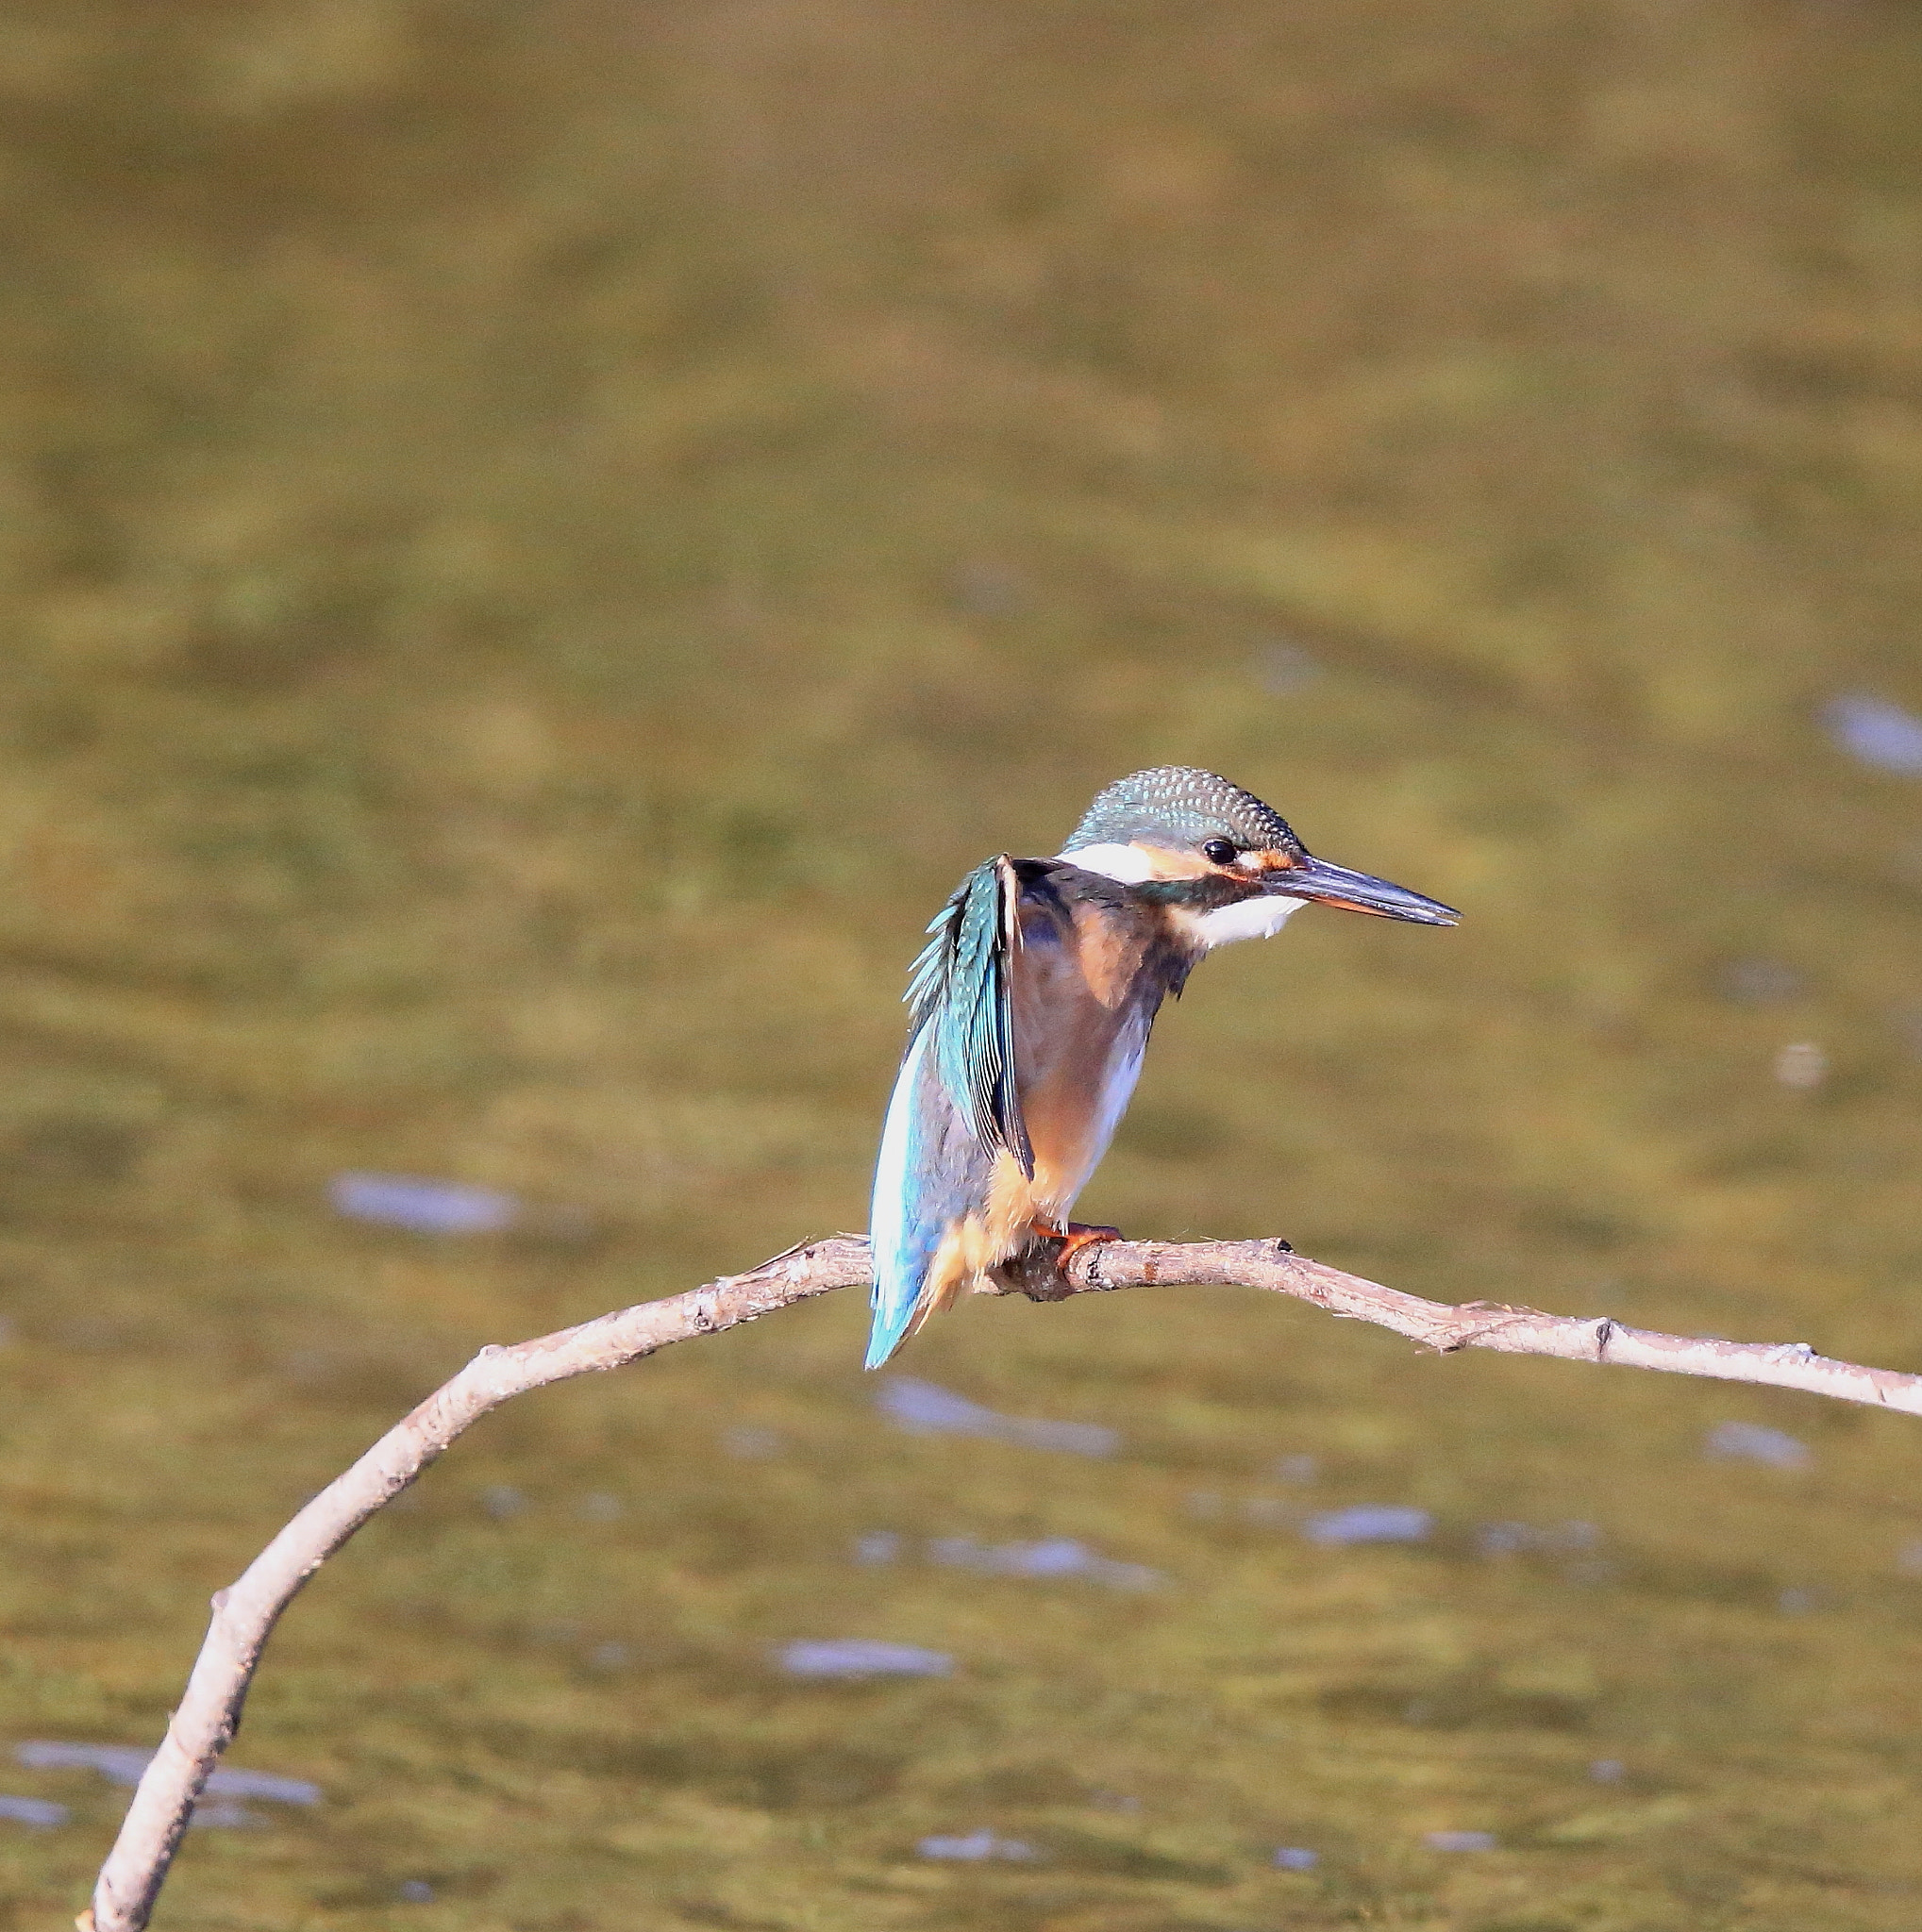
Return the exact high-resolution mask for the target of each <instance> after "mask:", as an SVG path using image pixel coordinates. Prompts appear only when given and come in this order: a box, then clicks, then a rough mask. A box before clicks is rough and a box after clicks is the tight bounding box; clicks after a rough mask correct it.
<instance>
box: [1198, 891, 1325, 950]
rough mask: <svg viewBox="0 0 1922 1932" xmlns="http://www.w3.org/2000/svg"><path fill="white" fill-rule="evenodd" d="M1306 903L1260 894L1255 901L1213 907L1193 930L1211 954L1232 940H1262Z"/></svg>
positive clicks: (1268, 937)
mask: <svg viewBox="0 0 1922 1932" xmlns="http://www.w3.org/2000/svg"><path fill="white" fill-rule="evenodd" d="M1306 903H1307V902H1306V901H1305V900H1301V899H1283V898H1278V897H1272V896H1269V895H1268V894H1265V893H1264V894H1263V895H1262V897H1261V898H1259V899H1242V900H1238V901H1237V902H1236V903H1235V904H1234V905H1232V906H1217V907H1216V908H1214V910H1213V911H1212V912H1204V913H1202V914H1201V915H1200V916H1199V917H1198V918H1197V919H1196V920H1195V925H1194V929H1195V932H1196V933H1197V934H1199V936H1200V939H1201V942H1202V944H1203V945H1205V946H1207V947H1208V948H1209V949H1210V950H1211V951H1212V949H1213V948H1214V947H1216V946H1225V945H1227V944H1228V943H1229V941H1233V940H1266V939H1273V938H1274V936H1275V935H1276V934H1277V933H1278V932H1279V931H1280V930H1281V928H1282V927H1283V926H1284V925H1286V924H1288V922H1289V920H1290V919H1291V918H1293V917H1294V915H1295V913H1297V912H1299V911H1300V910H1301V908H1302V907H1303V906H1304V905H1305V904H1306Z"/></svg>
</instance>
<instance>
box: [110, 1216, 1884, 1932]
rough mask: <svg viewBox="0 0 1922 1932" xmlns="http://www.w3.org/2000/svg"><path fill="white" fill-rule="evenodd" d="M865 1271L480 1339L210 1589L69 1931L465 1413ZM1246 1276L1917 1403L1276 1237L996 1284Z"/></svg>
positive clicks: (1732, 1346)
mask: <svg viewBox="0 0 1922 1932" xmlns="http://www.w3.org/2000/svg"><path fill="white" fill-rule="evenodd" d="M868 1279H869V1273H868V1246H867V1242H866V1241H864V1240H861V1239H859V1238H857V1237H854V1236H843V1237H840V1238H838V1239H836V1240H832V1241H815V1242H811V1243H809V1244H806V1245H803V1246H800V1247H796V1248H792V1249H790V1250H789V1251H788V1252H787V1253H786V1254H785V1255H778V1256H777V1257H775V1258H774V1259H773V1260H771V1261H767V1262H763V1263H762V1264H761V1266H760V1267H759V1268H756V1269H753V1270H751V1271H750V1272H749V1273H747V1274H735V1275H727V1276H724V1277H723V1278H722V1279H720V1280H719V1281H714V1282H710V1284H709V1285H708V1286H707V1287H705V1288H697V1289H694V1290H693V1291H690V1292H689V1293H686V1294H679V1295H674V1296H671V1297H670V1298H669V1299H667V1300H666V1301H659V1302H643V1303H642V1304H641V1305H640V1306H639V1307H631V1308H622V1309H620V1310H618V1311H617V1312H616V1313H614V1314H610V1315H602V1316H600V1317H599V1318H598V1319H597V1320H595V1321H593V1322H584V1323H582V1324H580V1325H579V1326H578V1327H577V1328H563V1329H561V1330H560V1331H559V1332H558V1333H557V1334H553V1335H543V1336H540V1337H537V1338H536V1339H535V1340H534V1341H522V1342H517V1343H515V1344H514V1345H513V1346H511V1347H506V1348H503V1347H488V1348H483V1349H482V1350H481V1351H480V1353H479V1354H478V1355H477V1356H476V1357H475V1358H474V1359H473V1360H472V1361H471V1362H469V1363H468V1364H467V1366H466V1367H465V1368H464V1369H462V1370H461V1371H460V1374H457V1375H456V1376H455V1377H454V1378H453V1380H452V1381H450V1382H447V1383H446V1384H444V1385H443V1387H442V1388H440V1389H437V1390H436V1391H434V1393H433V1394H431V1395H430V1396H428V1397H427V1399H426V1401H425V1402H423V1403H422V1404H421V1406H420V1407H418V1408H416V1409H415V1410H414V1411H413V1413H412V1414H410V1415H409V1416H408V1417H406V1418H405V1419H404V1420H403V1421H401V1422H399V1423H397V1424H394V1426H393V1428H392V1429H390V1430H389V1431H388V1432H387V1434H386V1435H384V1436H383V1437H381V1439H380V1440H379V1441H377V1442H376V1443H375V1445H374V1446H373V1448H371V1449H370V1450H368V1451H367V1453H366V1454H365V1455H364V1456H362V1457H360V1459H359V1461H358V1462H356V1463H355V1464H354V1466H353V1467H352V1468H351V1469H349V1470H348V1471H347V1472H346V1473H345V1474H343V1475H341V1476H338V1477H336V1478H335V1480H334V1481H333V1482H331V1483H329V1484H328V1485H327V1487H326V1489H325V1490H323V1491H321V1492H320V1493H319V1494H318V1495H317V1496H315V1497H314V1498H313V1500H312V1501H311V1502H310V1503H309V1504H308V1505H307V1507H305V1508H304V1509H302V1510H301V1511H300V1513H299V1514H298V1515H297V1516H295V1517H294V1518H293V1520H292V1522H291V1523H290V1524H288V1525H287V1526H286V1528H284V1529H283V1530H282V1531H281V1532H280V1534H279V1535H278V1536H276V1538H275V1539H274V1541H272V1542H271V1543H269V1544H268V1545H267V1547H266V1549H265V1550H263V1551H262V1552H261V1553H260V1555H259V1557H256V1558H255V1559H254V1561H253V1562H252V1563H250V1564H249V1565H248V1566H247V1568H246V1570H245V1572H244V1573H243V1574H242V1576H241V1578H240V1580H239V1581H238V1582H236V1583H235V1584H233V1585H232V1586H231V1587H230V1588H228V1589H226V1590H223V1591H220V1592H219V1593H218V1594H217V1595H216V1596H215V1597H214V1599H213V1617H212V1621H211V1623H210V1624H209V1627H208V1632H207V1637H206V1641H204V1642H203V1643H202V1645H201V1648H200V1656H199V1657H198V1658H197V1659H196V1661H195V1663H194V1666H193V1673H192V1676H191V1677H190V1678H189V1679H188V1683H187V1691H186V1695H185V1696H184V1697H183V1698H182V1699H181V1701H180V1706H179V1708H178V1709H177V1710H175V1713H174V1716H173V1719H172V1721H171V1722H170V1723H169V1724H168V1726H167V1734H166V1736H165V1738H164V1739H162V1740H161V1742H160V1747H159V1751H158V1752H156V1754H155V1756H154V1758H153V1761H152V1763H150V1764H149V1765H148V1767H147V1771H146V1774H145V1775H144V1776H143V1777H142V1779H141V1782H140V1787H139V1789H138V1790H136V1791H135V1793H134V1798H133V1803H132V1805H131V1806H130V1807H128V1810H127V1814H126V1818H125V1822H124V1823H123V1824H122V1825H121V1828H120V1836H119V1837H118V1839H116V1840H115V1841H114V1845H113V1849H112V1851H111V1852H110V1853H109V1855H108V1858H107V1862H106V1864H105V1865H103V1866H102V1867H101V1870H100V1876H99V1878H98V1880H97V1881H96V1883H95V1886H94V1890H93V1903H92V1907H91V1909H90V1910H88V1911H86V1912H83V1913H82V1914H81V1915H80V1918H79V1920H78V1924H79V1925H80V1927H81V1932H141V1928H142V1927H144V1926H145V1924H147V1921H148V1919H149V1917H150V1916H151V1915H152V1912H153V1908H154V1902H155V1900H156V1899H157V1898H158V1896H159V1890H160V1887H161V1885H162V1883H163V1882H164V1881H165V1878H166V1875H167V1868H168V1865H169V1864H170V1863H171V1862H172V1860H173V1857H174V1853H175V1849H176V1848H177V1846H178V1845H179V1842H180V1837H181V1834H182V1833H183V1832H184V1831H185V1830H186V1828H187V1823H188V1820H189V1818H190V1817H191V1816H192V1809H193V1805H194V1801H195V1799H196V1798H198V1796H199V1795H200V1792H201V1790H202V1789H203V1787H204V1786H205V1785H206V1783H207V1779H208V1777H209V1774H211V1773H212V1771H213V1770H214V1768H215V1766H216V1765H217V1764H218V1762H219V1760H220V1755H221V1753H222V1752H223V1751H224V1750H225V1749H226V1745H227V1743H228V1741H229V1740H230V1739H231V1738H232V1737H233V1734H234V1731H235V1728H236V1726H237V1725H238V1724H239V1723H240V1717H241V1707H242V1704H243V1703H244V1702H245V1699H246V1694H247V1686H248V1684H249V1682H250V1681H251V1680H252V1677H253V1674H254V1670H255V1667H256V1666H257V1665H258V1664H259V1660H260V1652H261V1650H262V1649H263V1648H264V1647H265V1644H266V1641H267V1639H268V1637H269V1636H270V1635H271V1634H272V1632H273V1628H274V1625H275V1623H276V1621H277V1620H278V1618H279V1615H280V1613H281V1611H282V1610H284V1609H285V1608H286V1607H287V1606H288V1605H289V1604H290V1603H291V1602H292V1600H293V1598H294V1596H295V1594H296V1593H297V1592H298V1591H299V1590H300V1588H301V1586H302V1585H303V1584H305V1583H306V1582H307V1580H308V1578H309V1576H311V1575H312V1574H313V1573H314V1572H315V1571H316V1570H318V1569H319V1568H320V1566H321V1565H322V1564H323V1563H324V1562H326V1559H327V1558H328V1557H330V1556H332V1555H333V1553H334V1552H335V1551H336V1550H337V1549H339V1548H340V1547H341V1545H342V1544H343V1543H344V1542H345V1541H347V1539H348V1538H349V1537H350V1536H352V1535H353V1534H354V1532H355V1531H356V1530H357V1529H359V1527H360V1525H361V1524H363V1523H365V1522H366V1521H367V1519H368V1518H369V1517H370V1516H372V1515H374V1513H375V1512H376V1510H378V1509H380V1508H382V1507H384V1506H385V1505H386V1504H388V1503H390V1502H392V1501H393V1498H394V1497H395V1496H396V1495H398V1494H399V1493H400V1491H402V1490H404V1489H405V1488H406V1487H407V1486H408V1484H409V1483H410V1482H412V1481H413V1479H414V1477H415V1476H417V1475H418V1474H420V1473H421V1471H422V1470H424V1469H425V1468H426V1466H427V1465H428V1464H429V1463H430V1462H432V1461H434V1460H435V1459H436V1457H439V1456H440V1455H441V1453H442V1451H443V1450H444V1449H445V1448H446V1447H447V1446H448V1445H449V1444H450V1443H451V1442H452V1441H454V1439H455V1438H456V1437H457V1436H459V1435H460V1433H461V1431H462V1430H464V1429H466V1428H467V1427H468V1426H469V1425H470V1424H473V1423H475V1422H477V1421H478V1420H479V1419H480V1417H482V1416H483V1415H485V1414H486V1413H487V1412H488V1410H489V1409H491V1408H495V1407H499V1405H500V1404H501V1403H503V1402H506V1401H507V1400H508V1399H509V1398H510V1396H514V1395H522V1394H525V1393H526V1391H528V1390H530V1389H541V1388H544V1387H545V1386H546V1385H547V1384H548V1383H550V1382H564V1381H566V1380H567V1379H569V1377H571V1376H574V1375H585V1374H592V1373H593V1372H594V1371H596V1370H600V1369H617V1368H621V1367H623V1366H624V1365H625V1364H627V1363H628V1362H631V1361H638V1360H639V1359H640V1358H641V1357H643V1356H647V1355H652V1354H653V1353H654V1352H655V1350H657V1349H660V1348H665V1347H666V1346H667V1345H668V1344H669V1343H670V1342H675V1341H687V1340H689V1339H690V1338H691V1337H694V1336H696V1335H713V1334H717V1333H719V1331H720V1330H722V1329H724V1328H732V1327H734V1326H736V1325H737V1324H740V1323H743V1322H752V1321H754V1320H756V1319H757V1318H758V1317H760V1316H761V1315H766V1314H771V1313H772V1312H773V1311H774V1310H775V1309H777V1308H784V1307H788V1305H789V1304H790V1303H793V1302H800V1301H807V1300H809V1299H810V1298H811V1297H812V1296H814V1295H819V1294H826V1293H827V1292H829V1291H831V1290H834V1289H838V1288H854V1287H861V1286H864V1285H865V1284H866V1283H867V1281H868ZM1158 1285H1159V1286H1165V1287H1177V1286H1186V1287H1209V1286H1212V1287H1235V1286H1239V1287H1245V1288H1262V1289H1268V1290H1271V1291H1274V1292H1276V1293H1278V1294H1289V1295H1294V1296H1295V1297H1297V1298H1298V1299H1300V1300H1302V1301H1307V1302H1312V1303H1313V1304H1314V1305H1315V1307H1320V1308H1326V1309H1327V1310H1328V1311H1329V1313H1330V1314H1332V1315H1339V1316H1342V1317H1345V1318H1347V1319H1350V1320H1355V1321H1362V1322H1373V1323H1375V1324H1378V1325H1379V1326H1381V1327H1383V1328H1392V1329H1394V1330H1395V1332H1396V1334H1397V1335H1405V1336H1407V1337H1409V1338H1410V1339H1411V1340H1412V1341H1418V1342H1421V1343H1424V1344H1425V1345H1427V1346H1429V1347H1430V1348H1434V1349H1437V1350H1440V1351H1443V1352H1450V1351H1453V1350H1456V1349H1462V1348H1489V1349H1496V1350H1498V1351H1500V1352H1502V1353H1504V1354H1508V1355H1546V1356H1560V1357H1564V1358H1565V1359H1569V1360H1574V1361H1590V1362H1613V1363H1615V1364H1618V1365H1620V1366H1624V1367H1630V1368H1643V1369H1662V1370H1665V1371H1667V1372H1669V1373H1670V1374H1682V1375H1710V1376H1715V1377H1718V1378H1719V1379H1721V1380H1724V1381H1730V1382H1761V1383H1765V1384H1767V1385H1769V1386H1771V1387H1774V1388H1778V1389H1799V1390H1803V1391H1807V1392H1809V1393H1811V1394H1815V1395H1830V1396H1834V1397H1836V1398H1838V1399H1839V1400H1841V1401H1844V1402H1864V1403H1868V1404H1870V1405H1872V1406H1874V1407H1881V1408H1899V1409H1904V1410H1907V1411H1908V1412H1909V1413H1911V1414H1915V1413H1922V1376H1917V1375H1905V1374H1897V1373H1896V1372H1894V1371H1892V1370H1888V1369H1868V1368H1858V1367H1856V1366H1855V1365H1854V1364H1852V1363H1849V1362H1839V1361H1831V1360H1830V1359H1828V1358H1827V1357H1823V1356H1818V1355H1816V1354H1815V1353H1814V1352H1813V1349H1811V1348H1810V1347H1809V1345H1808V1344H1807V1343H1806V1342H1799V1341H1797V1342H1780V1343H1774V1344H1770V1343H1765V1342H1739V1341H1718V1340H1713V1339H1703V1338H1696V1337H1686V1336H1676V1335H1658V1334H1654V1333H1651V1332H1649V1331H1648V1330H1646V1329H1640V1328H1630V1327H1626V1326H1624V1325H1623V1324H1621V1323H1619V1322H1615V1321H1613V1320H1612V1319H1611V1318H1609V1317H1607V1316H1601V1317H1594V1316H1565V1315H1546V1314H1542V1313H1539V1312H1538V1311H1537V1310H1535V1309H1533V1308H1517V1307H1505V1306H1502V1305H1499V1304H1489V1303H1484V1302H1468V1303H1465V1304H1462V1306H1460V1307H1451V1306H1448V1305H1446V1304H1443V1303H1439V1302H1429V1301H1423V1300H1422V1299H1421V1298H1420V1297H1419V1296H1418V1295H1412V1294H1403V1293H1400V1292H1399V1291H1396V1290H1395V1289H1392V1288H1382V1287H1380V1286H1379V1285H1378V1284H1377V1283H1375V1282H1372V1281H1364V1280H1362V1278H1361V1277H1360V1276H1358V1275H1353V1274H1342V1273H1341V1272H1340V1270H1338V1269H1334V1268H1329V1267H1325V1266H1323V1265H1322V1263H1320V1262H1319V1261H1311V1260H1309V1259H1308V1258H1307V1257H1304V1256H1300V1255H1295V1254H1293V1253H1291V1252H1289V1250H1288V1249H1287V1247H1286V1245H1285V1244H1284V1243H1282V1242H1279V1241H1183V1242H1171V1241H1112V1242H1106V1243H1103V1244H1100V1245H1098V1246H1093V1247H1085V1248H1082V1249H1081V1250H1079V1251H1078V1253H1077V1254H1075V1255H1074V1256H1073V1257H1072V1258H1071V1259H1070V1261H1069V1263H1068V1265H1067V1268H1066V1271H1065V1273H1064V1274H1063V1273H1057V1272H1055V1271H1054V1270H1053V1268H1052V1266H1051V1264H1049V1263H1047V1262H1046V1261H1045V1260H1044V1261H1042V1262H1040V1263H1037V1264H1036V1265H1034V1266H1031V1267H1030V1268H1028V1269H1027V1270H1026V1271H1024V1272H1023V1274H1022V1278H1021V1279H1020V1280H1019V1282H1018V1283H1016V1284H1013V1285H1011V1287H1010V1288H1009V1289H1008V1290H1006V1291H1008V1292H1014V1291H1019V1292H1022V1293H1026V1294H1029V1295H1031V1296H1033V1297H1034V1298H1035V1299H1037V1300H1045V1301H1053V1300H1061V1299H1063V1298H1065V1297H1066V1296H1067V1295H1070V1294H1083V1293H1088V1292H1098V1291H1107V1290H1111V1289H1121V1288H1144V1287H1151V1286H1158Z"/></svg>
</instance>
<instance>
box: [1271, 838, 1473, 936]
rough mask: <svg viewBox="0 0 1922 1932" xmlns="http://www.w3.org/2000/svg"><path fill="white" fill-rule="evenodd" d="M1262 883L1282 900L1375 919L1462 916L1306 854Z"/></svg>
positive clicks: (1457, 920)
mask: <svg viewBox="0 0 1922 1932" xmlns="http://www.w3.org/2000/svg"><path fill="white" fill-rule="evenodd" d="M1262 884H1263V886H1264V887H1265V889H1266V890H1267V891H1270V892H1279V893H1280V894H1282V895H1283V896H1284V897H1286V898H1290V899H1315V900H1318V901H1319V902H1320V903H1321V904H1322V905H1324V906H1340V907H1343V908H1345V909H1346V910H1347V911H1349V912H1370V913H1373V914H1374V916H1375V917H1376V918H1377V919H1406V920H1408V921H1410V922H1411V923H1412V924H1415V925H1459V924H1461V923H1462V915H1461V914H1460V913H1459V912H1457V911H1456V910H1455V908H1453V907H1452V906H1444V905H1443V904H1442V902H1441V901H1440V900H1439V899H1425V898H1423V897H1422V895H1421V894H1420V893H1419V892H1411V891H1409V890H1408V888H1407V887H1406V886H1396V885H1391V884H1390V883H1389V882H1388V881H1387V880H1386V879H1378V878H1374V877H1371V876H1370V874H1367V873H1365V872H1350V871H1349V870H1348V868H1347V867H1346V866H1345V865H1330V864H1329V862H1328V860H1327V859H1325V858H1314V857H1313V856H1312V854H1310V853H1306V852H1304V853H1303V854H1302V855H1301V857H1300V858H1298V859H1296V860H1295V863H1294V864H1293V865H1291V866H1288V867H1286V868H1285V869H1284V870H1281V871H1278V872H1271V873H1270V874H1268V875H1267V877H1266V878H1265V879H1264V880H1263V881H1262Z"/></svg>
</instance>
